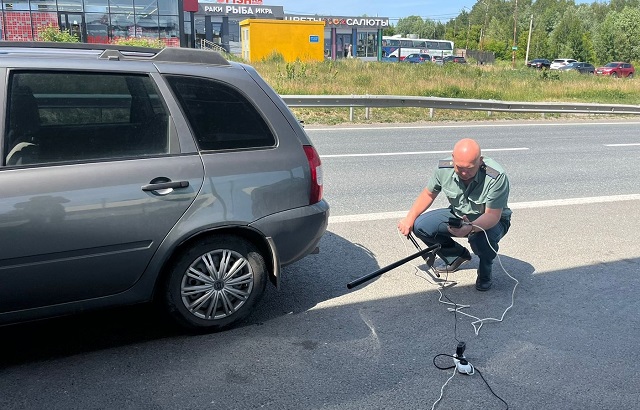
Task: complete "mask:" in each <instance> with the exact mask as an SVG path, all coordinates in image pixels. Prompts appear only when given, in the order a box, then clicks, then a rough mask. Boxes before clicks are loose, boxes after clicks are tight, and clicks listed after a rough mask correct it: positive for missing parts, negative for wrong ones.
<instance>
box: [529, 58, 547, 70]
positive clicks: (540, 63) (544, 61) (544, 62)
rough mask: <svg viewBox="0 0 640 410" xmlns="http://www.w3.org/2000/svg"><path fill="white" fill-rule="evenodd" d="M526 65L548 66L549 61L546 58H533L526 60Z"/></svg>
mask: <svg viewBox="0 0 640 410" xmlns="http://www.w3.org/2000/svg"><path fill="white" fill-rule="evenodd" d="M527 67H531V68H538V69H542V68H550V67H551V61H549V60H547V59H546V58H534V59H533V60H531V61H527Z"/></svg>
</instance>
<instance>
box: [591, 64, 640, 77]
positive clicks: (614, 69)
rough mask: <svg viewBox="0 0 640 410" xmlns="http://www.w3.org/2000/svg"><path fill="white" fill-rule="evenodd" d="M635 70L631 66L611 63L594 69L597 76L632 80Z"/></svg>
mask: <svg viewBox="0 0 640 410" xmlns="http://www.w3.org/2000/svg"><path fill="white" fill-rule="evenodd" d="M635 72H636V69H635V68H633V65H632V64H629V63H623V62H618V61H616V62H613V63H609V64H607V65H605V66H604V67H598V68H596V74H598V75H610V76H611V77H628V78H633V75H634V74H635Z"/></svg>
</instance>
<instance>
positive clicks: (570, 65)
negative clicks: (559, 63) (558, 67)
mask: <svg viewBox="0 0 640 410" xmlns="http://www.w3.org/2000/svg"><path fill="white" fill-rule="evenodd" d="M577 65H578V63H569V64H567V65H566V66H565V67H575V66H577Z"/></svg>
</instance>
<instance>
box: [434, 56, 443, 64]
mask: <svg viewBox="0 0 640 410" xmlns="http://www.w3.org/2000/svg"><path fill="white" fill-rule="evenodd" d="M431 62H432V63H434V64H437V65H443V64H444V61H443V60H442V56H431Z"/></svg>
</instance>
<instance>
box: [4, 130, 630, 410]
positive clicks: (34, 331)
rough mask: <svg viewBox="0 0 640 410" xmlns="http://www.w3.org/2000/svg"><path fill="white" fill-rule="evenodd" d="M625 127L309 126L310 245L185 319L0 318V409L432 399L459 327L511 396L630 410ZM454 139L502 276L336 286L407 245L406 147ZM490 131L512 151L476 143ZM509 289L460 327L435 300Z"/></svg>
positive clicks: (412, 271) (452, 403)
mask: <svg viewBox="0 0 640 410" xmlns="http://www.w3.org/2000/svg"><path fill="white" fill-rule="evenodd" d="M637 126H638V124H637V123H632V124H629V123H628V124H626V125H593V124H584V123H579V124H574V125H554V126H547V125H545V126H537V125H527V126H520V127H514V126H513V125H509V126H504V127H482V126H480V127H456V128H440V129H435V128H434V129H433V130H431V129H425V128H420V129H415V130H412V129H408V128H407V129H400V128H398V129H395V128H390V129H388V130H384V131H375V130H372V131H368V130H362V129H360V130H359V131H357V132H353V131H347V130H331V131H322V130H309V134H310V135H311V138H312V139H313V140H314V142H315V143H316V145H317V147H318V150H319V152H320V154H321V156H323V167H324V169H325V174H324V177H325V184H326V185H325V188H326V197H327V198H328V199H329V201H331V204H332V217H331V219H330V225H329V231H328V232H327V234H326V235H325V236H324V238H323V240H322V242H321V247H320V248H321V252H320V254H317V255H311V256H309V257H308V258H305V259H303V260H301V261H299V262H296V263H295V264H293V265H291V266H289V267H287V268H285V272H284V275H285V276H284V280H283V286H282V289H280V290H279V291H276V290H275V289H272V288H269V289H268V291H267V293H266V295H265V297H264V299H263V301H262V303H261V305H260V310H259V311H258V312H256V313H255V314H253V315H252V316H251V317H250V318H249V319H248V320H247V321H246V322H245V323H243V324H241V325H240V326H238V327H236V328H234V329H232V330H229V331H226V332H222V333H217V334H209V335H197V336H193V335H186V334H182V333H180V332H179V331H176V330H175V329H172V328H170V327H167V326H166V325H165V324H163V323H161V322H160V321H159V320H158V319H157V318H156V317H155V316H154V315H153V310H152V308H151V307H148V306H142V307H135V308H127V309H118V310H115V311H109V312H99V313H97V314H96V313H92V314H86V315H81V316H76V317H70V318H62V319H55V320H48V321H43V322H39V323H31V324H23V325H19V326H12V327H5V328H0V338H1V339H2V340H3V346H4V347H3V349H2V355H0V408H2V409H44V408H46V409H112V408H117V409H206V408H211V409H221V408H223V409H354V410H355V409H430V408H432V406H433V404H434V403H435V402H436V400H437V399H438V398H439V397H440V392H441V388H442V386H443V385H444V384H445V382H446V381H447V379H448V378H449V377H450V376H451V375H452V371H451V370H446V371H445V370H439V369H437V368H436V367H435V366H434V364H433V359H434V357H435V356H436V355H438V354H441V353H444V354H453V353H455V348H456V345H457V340H463V341H465V342H466V345H467V350H466V352H465V354H466V356H467V358H468V359H469V361H470V362H471V363H472V364H473V365H474V366H475V367H476V368H477V369H479V370H480V371H481V372H482V375H483V376H484V377H485V379H486V380H487V382H488V383H489V384H490V386H491V388H492V389H493V391H494V392H495V393H496V394H498V395H499V396H500V397H502V398H503V399H504V400H505V401H506V402H507V403H508V404H509V408H510V409H618V408H634V407H635V406H637V403H638V402H639V401H640V385H639V384H638V383H637V378H638V375H639V373H640V365H639V364H638V362H637V360H636V359H635V354H636V350H637V346H638V337H639V336H640V316H639V315H638V311H640V303H639V302H638V297H637V289H638V288H639V285H640V246H638V243H639V242H638V239H637V233H638V232H639V231H640V222H639V219H638V215H640V212H639V211H640V189H638V187H637V178H638V172H637V163H638V160H639V159H640V145H639V144H640V137H638V136H637V132H636V131H635V130H637ZM464 136H473V137H475V138H477V139H478V140H479V141H480V142H481V144H482V146H483V147H485V148H486V149H487V152H485V155H488V156H491V157H493V158H495V159H497V160H498V161H499V162H501V163H503V164H504V166H505V167H506V168H507V170H508V171H509V175H510V176H511V182H512V186H513V190H512V203H513V208H514V215H513V224H512V229H511V231H510V232H509V234H508V235H507V236H506V237H505V238H504V239H503V241H502V242H501V243H500V245H501V248H500V255H501V258H500V259H501V262H502V266H503V267H504V270H506V272H507V273H508V274H509V275H510V276H508V275H507V273H505V271H503V269H502V268H501V267H500V266H499V265H496V267H495V268H494V288H493V289H492V290H491V291H489V292H486V293H480V292H477V291H476V290H475V289H474V287H473V283H474V281H475V270H474V267H475V266H477V259H476V258H475V257H474V259H473V260H472V262H471V264H470V266H468V268H467V269H465V270H462V271H459V272H456V273H454V274H452V275H451V279H453V280H454V281H456V282H457V283H456V284H455V285H453V286H450V287H447V288H446V289H445V290H444V295H445V298H444V299H443V297H441V296H440V294H439V292H438V289H439V286H438V285H437V283H435V282H434V280H433V278H432V277H430V276H429V275H427V274H426V273H425V272H424V271H423V270H422V269H420V267H421V264H420V260H416V261H415V262H414V264H413V265H411V264H406V265H403V266H401V267H399V268H397V269H394V270H392V271H390V272H388V273H386V274H384V275H382V276H379V277H377V278H376V279H374V280H372V281H370V282H368V283H366V284H363V285H362V286H359V287H357V288H355V289H353V290H348V289H347V288H346V283H347V282H350V281H352V280H354V279H356V278H358V277H360V276H362V275H364V274H367V273H369V272H372V271H374V270H376V269H378V268H379V267H381V266H385V265H387V264H390V263H392V262H394V261H396V260H398V259H400V258H401V257H403V256H405V255H407V254H408V253H412V252H414V249H413V248H412V246H411V244H410V243H409V242H408V241H406V240H405V239H403V238H401V237H399V236H398V234H397V231H396V228H395V226H396V223H397V220H398V215H402V213H403V212H404V211H406V209H408V207H409V206H410V205H411V201H412V200H413V196H414V194H417V193H418V192H419V190H420V189H421V187H422V185H423V184H424V182H425V180H424V179H425V177H426V176H428V173H430V171H431V170H432V167H433V166H434V164H435V163H436V162H437V159H438V158H440V157H442V156H444V155H443V154H441V153H438V154H436V153H434V154H406V153H407V152H416V151H438V150H442V151H447V150H450V149H451V146H452V144H453V142H455V140H457V139H458V138H460V137H464ZM405 137H406V138H405ZM394 141H396V142H394ZM398 141H402V142H401V143H399V142H398ZM610 144H632V145H624V146H622V145H610ZM503 148H527V150H514V151H493V152H490V151H488V150H490V149H496V150H497V149H503ZM400 152H402V153H403V154H397V155H388V156H366V157H329V155H344V154H370V153H400ZM356 189H357V190H356ZM345 196H346V197H345ZM575 198H583V199H581V200H578V199H575ZM584 198H587V199H584ZM463 243H464V242H463ZM512 278H513V279H512ZM514 279H515V280H517V281H518V285H517V287H516V288H515V292H514V286H515V284H516V282H515V280H514ZM512 294H513V295H514V304H513V307H512V308H511V309H510V310H509V311H508V312H507V313H506V314H505V315H504V320H503V321H502V322H499V323H498V322H493V321H489V322H488V323H486V324H484V325H483V326H482V328H481V329H480V330H479V332H478V334H476V333H475V330H474V327H473V325H472V322H473V321H474V319H472V318H470V317H467V316H464V315H462V314H456V315H454V314H453V313H452V312H450V311H448V310H447V308H448V306H447V305H445V304H442V303H440V302H439V299H442V300H446V298H448V299H450V300H452V301H454V302H455V303H457V304H464V305H470V306H469V307H468V308H465V309H462V311H463V312H466V313H468V314H470V315H473V316H476V317H478V318H486V317H492V318H500V317H501V316H502V315H503V312H504V311H505V309H506V308H507V307H509V306H510V304H511V301H512ZM456 339H457V340H456ZM438 363H439V364H440V365H442V366H446V365H449V364H451V363H452V361H451V359H450V358H448V357H444V358H440V359H439V360H438ZM435 408H437V409H483V410H484V409H503V408H506V406H505V405H504V404H503V403H502V402H500V401H499V400H498V399H497V398H495V397H494V396H493V395H492V394H491V392H490V391H489V389H488V388H487V386H486V385H485V383H484V382H483V380H482V378H481V377H480V376H479V374H475V375H473V376H463V375H456V376H454V377H453V379H451V380H450V381H449V382H448V384H447V385H446V387H445V388H444V394H443V397H442V399H441V401H440V402H439V403H438V404H437V405H436V406H435Z"/></svg>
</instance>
